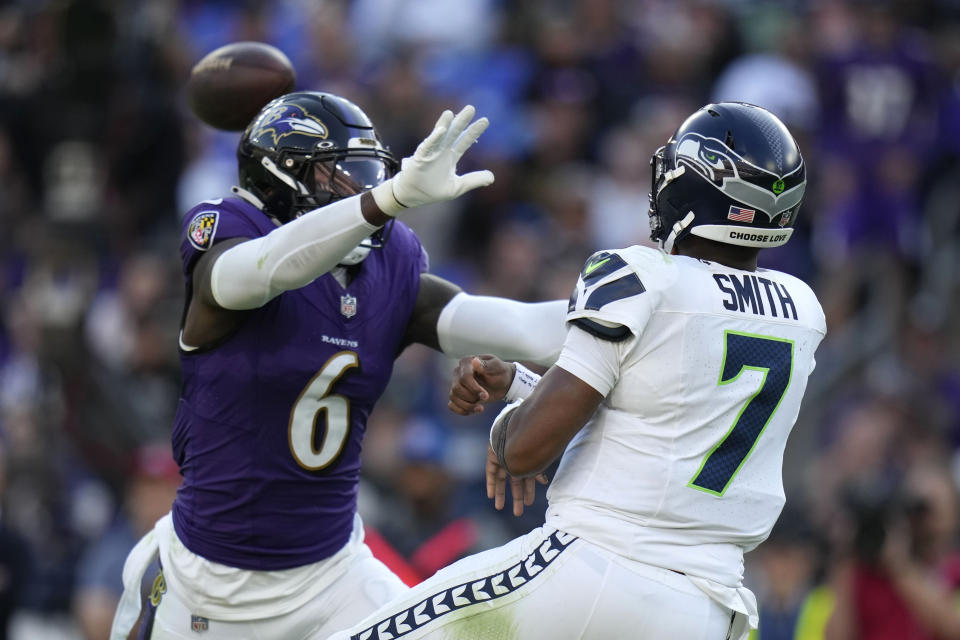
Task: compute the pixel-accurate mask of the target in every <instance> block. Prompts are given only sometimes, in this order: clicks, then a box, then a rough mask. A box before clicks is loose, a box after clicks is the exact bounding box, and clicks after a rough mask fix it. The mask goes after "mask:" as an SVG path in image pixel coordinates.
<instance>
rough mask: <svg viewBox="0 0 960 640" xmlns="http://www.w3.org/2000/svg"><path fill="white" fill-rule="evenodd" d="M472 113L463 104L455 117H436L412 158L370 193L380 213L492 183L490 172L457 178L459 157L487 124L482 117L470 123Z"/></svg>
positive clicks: (394, 212)
mask: <svg viewBox="0 0 960 640" xmlns="http://www.w3.org/2000/svg"><path fill="white" fill-rule="evenodd" d="M475 113H476V109H474V108H473V106H472V105H467V106H465V107H464V108H463V109H462V110H461V111H460V113H458V114H457V115H456V116H454V115H453V112H452V111H449V110H447V111H444V112H443V113H442V114H440V119H439V120H437V124H436V125H435V126H434V127H433V131H432V132H431V133H430V135H429V136H427V137H426V139H425V140H424V141H423V142H421V143H420V146H418V147H417V150H416V151H415V152H414V154H413V155H412V156H410V157H408V158H404V159H403V162H402V163H401V165H400V171H399V172H398V173H397V175H395V176H393V177H392V178H390V179H389V180H387V181H386V182H383V183H381V184H379V185H377V186H376V187H374V188H373V189H372V190H371V193H372V194H373V199H374V200H375V201H376V203H377V206H378V207H380V210H381V211H383V212H384V213H386V214H387V215H390V216H395V215H397V214H398V213H399V212H401V211H403V210H404V209H407V208H409V207H419V206H421V205H425V204H430V203H431V202H441V201H443V200H452V199H453V198H456V197H458V196H461V195H463V194H464V193H466V192H467V191H471V190H472V189H476V188H477V187H485V186H487V185H489V184H491V183H493V172H492V171H486V170H484V171H473V172H471V173H468V174H466V175H462V176H458V175H457V161H458V160H460V156H462V155H463V153H464V152H465V151H466V150H467V149H469V148H470V145H472V144H473V143H474V142H476V141H477V138H479V137H480V134H481V133H483V132H484V131H485V130H486V128H487V126H488V125H489V124H490V121H489V120H487V119H486V118H479V119H478V120H477V121H476V122H473V123H472V124H471V122H470V121H471V120H473V116H474V114H475ZM467 125H469V126H467Z"/></svg>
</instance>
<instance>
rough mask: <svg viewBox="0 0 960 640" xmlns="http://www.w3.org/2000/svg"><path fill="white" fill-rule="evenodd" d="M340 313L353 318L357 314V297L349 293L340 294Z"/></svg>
mask: <svg viewBox="0 0 960 640" xmlns="http://www.w3.org/2000/svg"><path fill="white" fill-rule="evenodd" d="M340 313H342V314H343V316H344V317H345V318H352V317H353V316H355V315H357V299H356V298H355V297H353V296H352V295H350V294H349V293H348V294H346V295H342V296H340Z"/></svg>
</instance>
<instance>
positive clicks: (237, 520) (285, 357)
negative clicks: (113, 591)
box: [173, 198, 426, 570]
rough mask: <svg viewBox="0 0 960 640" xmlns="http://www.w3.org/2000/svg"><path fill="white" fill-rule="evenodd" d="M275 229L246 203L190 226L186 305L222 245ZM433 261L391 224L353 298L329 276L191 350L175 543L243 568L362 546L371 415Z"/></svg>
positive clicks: (190, 219)
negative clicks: (361, 492)
mask: <svg viewBox="0 0 960 640" xmlns="http://www.w3.org/2000/svg"><path fill="white" fill-rule="evenodd" d="M274 228H275V226H274V224H273V222H272V221H271V220H270V219H269V218H268V217H267V216H266V215H264V214H263V213H261V212H260V211H259V210H258V209H256V208H255V207H253V206H252V205H250V204H247V203H246V202H244V201H242V200H238V199H233V198H231V199H226V200H223V201H222V202H217V203H216V204H211V203H203V204H201V205H199V206H197V207H195V208H194V209H193V210H192V211H191V212H190V213H189V214H188V215H187V217H186V219H185V228H184V234H183V236H182V243H181V254H182V256H183V267H184V273H185V274H186V279H187V287H188V295H189V291H190V286H191V273H192V269H193V265H194V263H195V262H196V260H197V258H199V256H200V255H201V254H202V252H203V251H206V250H207V249H208V248H209V247H210V246H212V245H213V244H214V243H215V242H216V241H219V240H224V239H226V238H231V237H250V238H254V237H259V236H263V235H265V234H267V233H269V232H270V231H271V230H272V229H274ZM425 270H426V256H425V254H424V252H423V249H422V247H421V246H420V242H419V241H418V240H417V237H416V236H415V235H414V234H413V232H412V231H411V230H410V229H409V228H408V227H406V226H404V225H403V224H401V223H400V222H394V223H393V231H392V233H391V234H390V238H389V242H387V243H386V246H385V247H384V248H383V249H380V250H374V251H371V252H370V255H369V256H367V258H366V260H364V262H363V264H362V268H361V269H360V271H359V274H358V275H357V276H356V278H355V279H354V280H353V281H352V282H351V283H350V285H349V286H348V287H347V288H346V289H344V288H343V287H341V286H340V284H339V283H338V282H337V281H336V279H334V277H333V276H331V275H330V274H326V275H323V276H321V277H320V278H318V279H317V280H315V281H314V282H312V283H310V284H308V285H307V286H305V287H302V288H300V289H296V290H293V291H287V292H285V293H282V294H281V295H279V296H277V297H276V298H274V299H273V300H271V301H270V302H268V303H267V304H265V305H264V306H263V307H261V308H259V309H254V310H251V311H249V312H246V313H247V316H246V318H245V319H244V321H243V322H242V324H241V325H240V327H239V329H237V330H236V331H235V332H234V333H233V334H232V335H230V336H229V337H228V338H227V339H226V340H224V341H223V342H222V343H221V344H219V345H217V346H216V347H215V348H212V349H207V350H202V351H200V350H198V351H189V352H182V353H181V358H180V359H181V364H182V368H183V387H182V390H181V395H180V405H179V408H178V410H177V416H176V420H175V424H174V429H173V451H174V455H175V457H176V459H177V462H178V463H179V465H180V469H181V473H182V474H183V485H182V487H181V488H180V490H179V492H178V493H177V498H176V500H175V501H174V504H173V523H174V526H175V528H176V531H177V535H178V536H179V537H180V539H181V540H182V541H183V543H184V544H185V545H186V546H187V548H188V549H190V550H191V551H193V552H194V553H196V554H198V555H201V556H203V557H204V558H207V559H209V560H213V561H215V562H219V563H221V564H226V565H229V566H232V567H239V568H242V569H256V570H275V569H286V568H290V567H296V566H301V565H304V564H309V563H312V562H316V561H319V560H322V559H323V558H326V557H328V556H330V555H332V554H333V553H335V552H336V551H337V550H338V549H340V547H342V546H343V545H344V544H345V543H346V541H347V539H348V537H349V536H350V532H351V529H352V527H353V515H354V512H355V511H356V503H357V481H358V476H359V473H360V449H361V441H362V440H363V435H364V431H365V429H366V423H367V418H368V416H369V415H370V411H371V410H372V409H373V405H374V402H376V400H377V398H379V397H380V394H381V393H382V392H383V390H384V387H385V386H386V384H387V381H388V379H389V378H390V372H391V370H392V368H393V361H394V358H395V357H396V356H397V355H398V353H399V351H400V349H401V346H402V345H401V340H402V338H403V334H404V332H405V330H406V327H407V324H408V321H409V319H410V315H411V312H412V309H413V305H414V301H415V299H416V297H417V292H418V290H419V284H420V274H421V272H423V271H425Z"/></svg>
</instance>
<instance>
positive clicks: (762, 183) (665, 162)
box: [649, 102, 807, 252]
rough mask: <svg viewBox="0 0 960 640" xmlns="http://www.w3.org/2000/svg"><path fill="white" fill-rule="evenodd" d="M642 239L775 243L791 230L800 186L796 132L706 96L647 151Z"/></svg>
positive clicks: (668, 243)
mask: <svg viewBox="0 0 960 640" xmlns="http://www.w3.org/2000/svg"><path fill="white" fill-rule="evenodd" d="M650 165H651V168H652V170H653V178H652V181H651V189H650V211H649V215H650V239H651V240H655V241H657V242H659V243H660V246H661V248H663V249H664V250H665V251H668V252H669V251H671V250H672V249H673V246H674V244H675V243H676V242H677V241H678V240H682V239H683V238H684V237H685V236H686V235H687V234H693V235H695V236H700V237H701V238H708V239H710V240H716V241H717V242H723V243H726V244H735V245H740V246H743V247H758V248H764V247H777V246H780V245H782V244H784V243H786V242H787V240H789V239H790V236H791V234H793V225H794V222H795V221H796V219H797V211H798V210H799V209H800V203H801V202H802V201H803V192H804V189H805V188H806V184H807V179H806V170H805V169H804V165H803V158H802V157H801V155H800V149H799V147H797V142H796V140H794V139H793V136H792V135H790V132H789V131H788V130H787V127H786V126H784V124H783V123H782V122H781V121H780V120H779V119H778V118H777V117H776V116H775V115H773V114H772V113H770V112H769V111H767V110H766V109H763V108H761V107H758V106H755V105H752V104H746V103H743V102H720V103H716V104H709V105H707V106H705V107H703V108H702V109H700V110H699V111H697V112H696V113H694V114H693V115H691V116H690V117H689V118H687V119H686V121H685V122H684V123H683V124H682V125H680V128H679V129H677V131H676V133H674V134H673V136H672V137H671V138H670V140H668V141H667V144H666V145H665V146H663V147H660V148H659V149H657V151H656V153H654V154H653V157H652V158H651V159H650Z"/></svg>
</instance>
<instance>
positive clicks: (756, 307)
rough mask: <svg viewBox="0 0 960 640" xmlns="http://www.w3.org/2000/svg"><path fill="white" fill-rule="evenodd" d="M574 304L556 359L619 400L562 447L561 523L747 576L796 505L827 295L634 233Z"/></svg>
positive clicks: (602, 541) (701, 569)
mask: <svg viewBox="0 0 960 640" xmlns="http://www.w3.org/2000/svg"><path fill="white" fill-rule="evenodd" d="M567 319H568V322H569V323H570V324H571V329H570V335H569V337H568V341H567V345H566V346H565V347H564V350H563V353H562V354H561V356H560V360H559V361H558V362H557V366H560V367H562V368H563V369H565V370H567V371H569V372H570V373H572V374H574V375H576V376H578V377H580V378H581V379H582V380H584V381H585V382H587V383H588V384H590V385H591V386H593V387H594V388H596V389H597V390H598V391H600V392H601V393H603V394H604V395H605V399H604V401H603V402H602V404H601V405H600V407H599V409H598V410H597V412H596V413H595V414H594V416H593V418H591V420H590V421H589V422H588V423H587V425H586V426H585V427H584V428H583V429H582V430H581V431H580V432H579V433H578V434H577V435H576V436H575V437H574V439H573V440H572V441H571V442H570V444H569V445H568V446H567V449H566V451H565V452H564V454H563V459H562V461H561V463H560V467H559V470H558V471H557V474H556V477H555V478H554V479H553V481H552V483H551V487H550V489H549V492H548V494H547V495H548V499H549V503H550V504H549V508H548V511H547V523H548V524H550V525H552V526H555V527H557V528H559V529H562V530H564V531H567V532H570V533H573V534H575V535H577V536H580V537H582V538H584V539H586V540H589V541H591V542H593V543H595V544H597V545H599V546H602V547H607V548H610V549H612V550H614V551H616V552H618V553H620V554H621V555H624V556H627V557H629V558H631V559H635V560H639V561H642V562H645V563H647V564H651V565H654V566H659V567H663V568H667V569H672V570H675V571H680V572H683V573H686V574H687V575H688V576H692V577H700V578H705V579H707V580H709V581H712V582H716V583H719V584H720V585H725V586H727V587H734V588H736V587H739V586H740V585H741V584H742V577H743V553H744V552H745V551H749V550H750V549H752V548H754V547H755V546H756V545H758V544H759V543H760V542H761V541H763V540H764V539H765V538H766V537H767V535H768V534H769V533H770V530H771V528H772V527H773V524H774V522H775V521H776V520H777V517H778V516H779V514H780V510H781V508H782V507H783V503H784V493H783V481H782V462H783V453H784V447H785V445H786V442H787V436H788V435H789V434H790V430H791V429H792V427H793V424H794V422H795V421H796V418H797V413H798V411H799V409H800V400H801V398H802V397H803V392H804V389H805V387H806V384H807V377H808V376H809V375H810V373H811V372H812V371H813V368H814V351H815V350H816V348H817V345H818V344H819V343H820V340H821V339H822V338H823V336H824V334H825V333H826V327H825V322H824V316H823V311H822V309H821V308H820V304H819V302H818V301H817V298H816V296H815V295H814V293H813V292H812V291H811V290H810V288H809V287H808V286H807V285H806V284H805V283H804V282H802V281H801V280H799V279H797V278H795V277H793V276H790V275H787V274H784V273H780V272H777V271H769V270H763V269H758V270H757V271H753V272H751V271H740V270H737V269H732V268H728V267H724V266H722V265H719V264H716V263H712V262H707V261H702V260H697V259H694V258H689V257H684V256H669V255H666V254H664V253H663V252H661V251H658V250H656V249H650V248H645V247H638V246H634V247H630V248H627V249H622V250H618V251H609V252H606V251H605V252H600V253H598V254H595V255H594V256H592V257H591V259H590V260H589V261H588V262H587V264H586V266H585V267H584V270H583V272H582V273H581V276H580V280H579V282H578V283H577V289H576V291H575V293H574V296H573V297H572V298H571V303H570V311H569V313H568V316H567ZM574 327H576V328H574ZM581 330H583V331H581ZM584 331H586V332H587V333H590V334H593V336H598V337H599V338H604V339H598V338H595V337H593V336H588V335H587V334H585V333H584ZM590 341H592V342H590Z"/></svg>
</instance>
